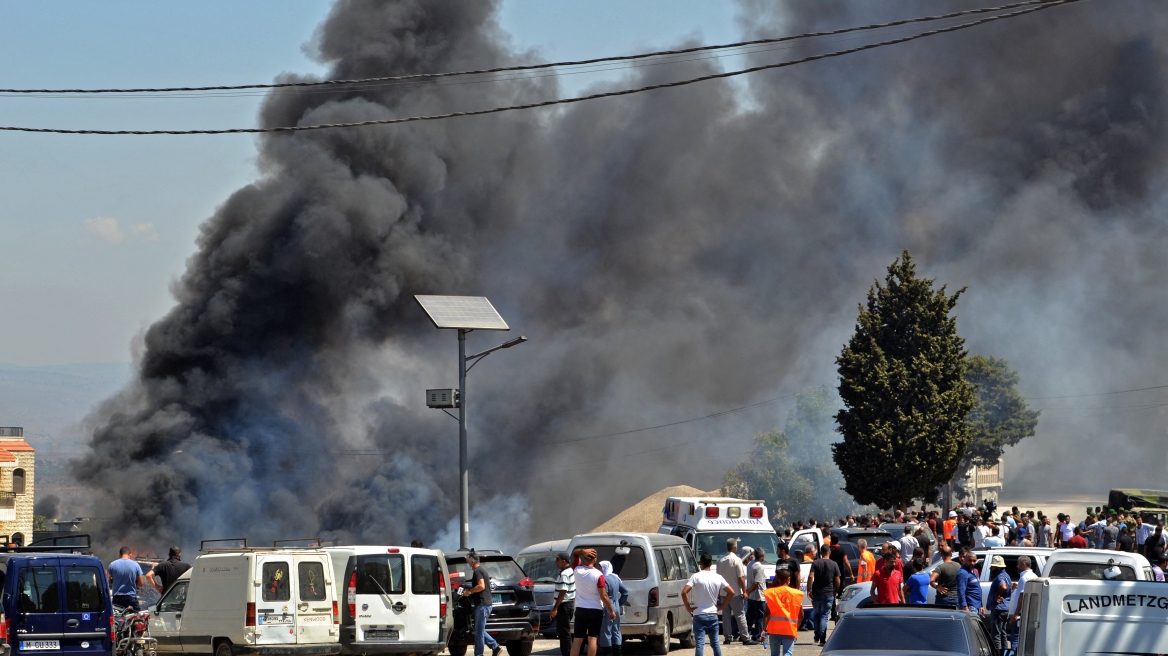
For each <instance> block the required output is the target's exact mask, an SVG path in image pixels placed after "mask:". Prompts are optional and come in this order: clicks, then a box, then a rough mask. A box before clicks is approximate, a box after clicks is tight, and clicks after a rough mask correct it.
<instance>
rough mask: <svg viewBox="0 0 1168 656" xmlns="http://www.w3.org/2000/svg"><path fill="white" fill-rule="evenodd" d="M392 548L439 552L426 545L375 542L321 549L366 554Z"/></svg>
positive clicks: (412, 551)
mask: <svg viewBox="0 0 1168 656" xmlns="http://www.w3.org/2000/svg"><path fill="white" fill-rule="evenodd" d="M390 549H395V550H396V551H395V552H394V553H417V552H419V551H422V552H425V553H430V554H432V553H437V550H435V549H427V548H425V547H395V546H393V545H373V544H349V545H341V546H337V547H324V548H322V549H321V551H328V552H330V553H331V552H334V551H337V552H346V553H352V554H355V555H365V554H383V553H389V550H390Z"/></svg>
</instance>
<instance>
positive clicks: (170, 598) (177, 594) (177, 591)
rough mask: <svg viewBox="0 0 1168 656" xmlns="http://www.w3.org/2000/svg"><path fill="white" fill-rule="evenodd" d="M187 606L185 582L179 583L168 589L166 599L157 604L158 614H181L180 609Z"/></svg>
mask: <svg viewBox="0 0 1168 656" xmlns="http://www.w3.org/2000/svg"><path fill="white" fill-rule="evenodd" d="M186 605H187V582H186V581H179V582H178V583H175V584H174V585H173V586H171V588H170V592H168V593H166V597H165V598H164V599H163V600H162V601H160V602H158V612H160V613H181V612H182V609H183V608H184V607H185V606H186Z"/></svg>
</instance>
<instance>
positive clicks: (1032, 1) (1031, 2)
mask: <svg viewBox="0 0 1168 656" xmlns="http://www.w3.org/2000/svg"><path fill="white" fill-rule="evenodd" d="M1071 1H1074V0H1071ZM1042 4H1062V2H1061V1H1059V0H1026V1H1025V2H1015V3H1012V4H1006V5H1001V6H998V7H985V8H981V9H967V10H965V11H957V12H953V13H950V14H941V15H936V16H921V17H918V18H908V19H904V20H898V21H891V22H887V23H876V24H872V25H863V26H858V27H845V28H842V29H838V30H830V31H826V32H809V33H805V34H797V35H794V36H784V37H778V38H772V39H756V40H753V41H740V42H738V43H727V44H722V45H713V46H697V47H693V48H681V49H677V50H660V51H657V52H649V53H643V54H638V55H621V56H613V57H598V58H596V59H582V60H578V61H565V62H552V63H547V64H529V65H524V66H504V67H499V68H486V69H479V70H470V71H453V72H445V73H414V74H411V75H391V76H383V77H371V78H359V79H353V80H319V81H314V82H280V83H273V84H241V85H234V86H207V87H161V88H153V89H152V88H138V89H0V93H12V94H18V93H20V94H23V93H37V94H57V93H84V94H99V93H171V92H187V91H237V90H243V89H280V88H286V87H312V86H323V85H343V84H367V83H370V82H397V81H402V80H417V79H434V78H442V77H455V76H460V75H485V74H492V73H508V72H515V71H533V70H540V69H547V68H563V67H568V66H585V65H589V64H598V63H604V62H621V61H632V60H637V59H646V58H649V57H662V56H667V55H683V54H688V53H693V52H703V51H709V50H721V49H727V48H741V47H745V46H754V45H762V44H768V43H782V42H784V41H793V40H796V39H805V38H810V37H817V36H830V35H835V34H845V33H848V32H857V31H863V30H873V29H877V28H882V27H893V26H896V25H907V24H910V23H922V22H929V21H936V20H942V19H946V18H956V17H959V16H970V15H975V14H984V13H993V12H997V11H1005V10H1007V9H1015V8H1017V7H1027V6H1035V5H1042Z"/></svg>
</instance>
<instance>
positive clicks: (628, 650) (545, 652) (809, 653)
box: [467, 622, 835, 656]
mask: <svg viewBox="0 0 1168 656" xmlns="http://www.w3.org/2000/svg"><path fill="white" fill-rule="evenodd" d="M828 626H829V628H828V631H829V632H830V630H831V628H833V627H834V626H835V623H834V622H830V623H829V624H828ZM621 651H622V654H631V655H635V656H646V655H648V654H652V653H653V652H652V651H650V650H649V646H648V645H647V644H645V643H644V642H642V641H640V640H630V641H629V642H627V643H625V647H624V648H623V649H622V650H621ZM471 653H472V652H468V653H467V656H471ZM504 653H506V652H504ZM531 653H532V654H538V655H539V656H559V653H560V643H559V642H558V641H556V640H542V639H541V640H536V641H535V649H533V650H532V652H531ZM670 653H671V654H681V655H684V654H692V653H694V650H693V649H682V648H681V645H680V644H679V643H678V642H677V640H674V641H673V644H672V645H671V648H670ZM713 653H714V652H713V651H712V650H711V649H710V647H709V645H707V646H706V656H712V655H713ZM818 653H819V646H818V645H816V644H815V643H813V642H812V641H811V632H810V631H800V632H799V639H798V640H797V641H796V642H795V656H816V654H818ZM722 654H723V655H724V656H767V655H769V654H770V651H769V650H764V649H763V648H762V647H761V646H759V645H756V646H753V647H743V646H742V645H741V644H739V643H734V644H732V645H722ZM500 656H502V655H500Z"/></svg>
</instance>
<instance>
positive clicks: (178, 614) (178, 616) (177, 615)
mask: <svg viewBox="0 0 1168 656" xmlns="http://www.w3.org/2000/svg"><path fill="white" fill-rule="evenodd" d="M174 619H176V620H181V619H182V613H175V614H174Z"/></svg>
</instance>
